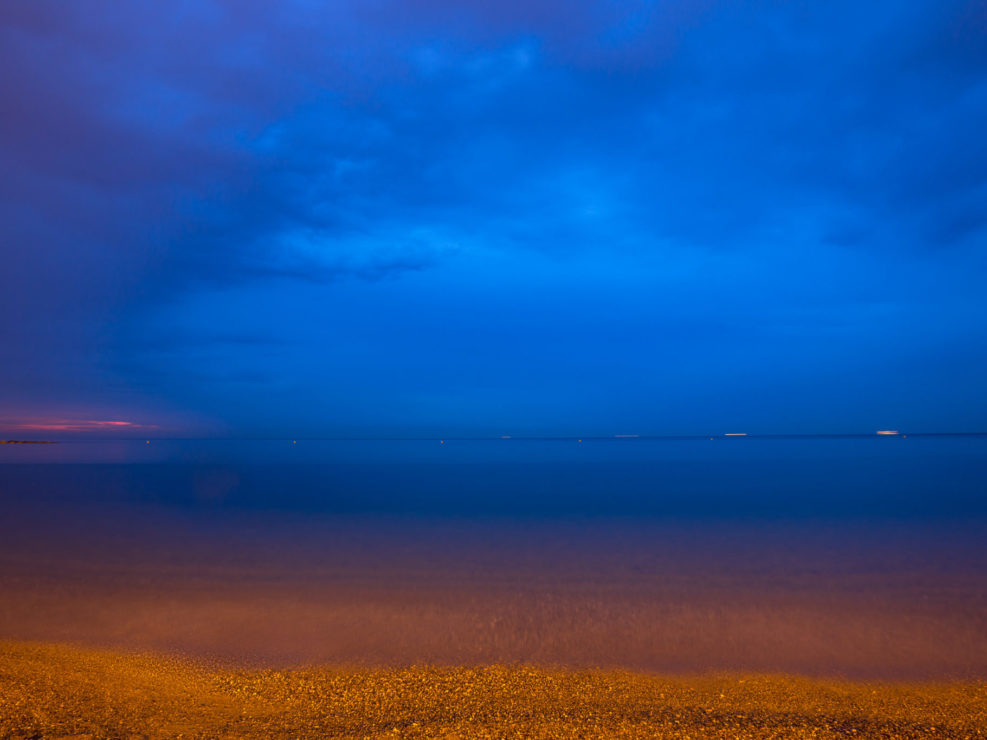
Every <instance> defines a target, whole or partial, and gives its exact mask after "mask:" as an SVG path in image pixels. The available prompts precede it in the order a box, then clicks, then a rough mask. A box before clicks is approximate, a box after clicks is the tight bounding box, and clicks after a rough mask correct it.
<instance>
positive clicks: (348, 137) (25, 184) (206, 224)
mask: <svg viewBox="0 0 987 740" xmlns="http://www.w3.org/2000/svg"><path fill="white" fill-rule="evenodd" d="M0 69H2V72H0V106H2V109H0V209H2V211H0V434H8V435H9V434H17V433H20V434H22V435H24V436H27V435H32V436H38V435H41V436H45V435H49V436H50V435H53V434H59V433H79V432H81V433H99V434H107V435H109V434H118V433H119V434H139V435H141V436H144V435H147V436H151V435H152V434H153V435H159V436H166V435H172V436H174V435H177V436H182V435H187V436H200V435H201V436H275V437H276V436H288V437H296V436H297V437H306V436H350V435H353V436H391V435H401V436H405V435H407V436H430V435H447V436H457V435H506V434H510V435H516V436H520V435H555V434H584V435H591V434H592V435H596V434H599V435H610V434H633V433H637V434H703V433H719V432H733V431H747V432H776V433H785V432H856V431H864V432H869V431H873V430H875V429H881V428H892V429H904V430H914V431H916V432H918V431H928V432H936V431H960V432H962V431H967V432H969V431H984V430H985V428H987V382H985V379H987V133H985V132H987V4H985V3H984V2H982V1H971V2H948V1H943V0H929V1H928V2H902V1H901V0H896V1H895V2H873V3H860V2H853V3H850V2H841V1H836V2H818V3H797V2H774V3H772V2H764V3H736V2H714V1H712V0H710V1H706V0H688V1H681V0H673V1H672V2H661V3H646V2H633V1H631V2H619V3H618V2H606V3H602V2H600V3H597V2H571V0H570V1H567V2H561V1H555V0H525V1H524V2H512V1H510V0H506V1H505V0H498V1H496V2H494V1H493V0H456V1H455V2H452V1H450V2H446V1H445V0H426V1H425V2H416V3H409V2H387V1H386V0H373V1H370V2H367V1H363V2H352V3H350V2H334V3H326V4H322V3H316V2H311V1H310V0H297V1H296V2H289V1H287V0H284V1H282V2H248V1H246V0H229V1H226V2H205V1H203V0H195V1H193V2H167V3H152V2H126V3H120V2H116V1H114V0H86V2H82V1H81V0H80V1H77V2H56V1H54V0H52V1H51V2H48V1H45V0H11V1H9V2H4V3H3V5H2V7H0ZM107 422H117V423H116V424H108V423H107Z"/></svg>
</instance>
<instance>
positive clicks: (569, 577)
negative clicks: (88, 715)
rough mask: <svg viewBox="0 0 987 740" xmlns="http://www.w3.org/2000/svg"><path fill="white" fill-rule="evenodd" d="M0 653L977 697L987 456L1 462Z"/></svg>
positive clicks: (940, 441) (695, 442)
mask: <svg viewBox="0 0 987 740" xmlns="http://www.w3.org/2000/svg"><path fill="white" fill-rule="evenodd" d="M0 639H18V640H41V641H57V642H68V643H75V644H82V645H93V646H102V647H110V648H122V649H126V650H151V651H156V652H163V653H180V654H185V655H191V656H193V657H197V658H200V659H204V660H210V661H217V662H220V663H224V664H226V663H228V664H248V665H272V666H290V665H302V664H316V663H318V664H324V663H336V664H364V665H378V664H383V665H409V664H421V663H441V664H476V663H534V664H539V665H567V666H581V667H582V666H600V667H614V666H617V667H625V668H630V669H634V670H644V671H655V672H663V673H697V672H708V671H724V670H731V671H733V670H740V671H755V672H786V673H801V674H809V675H826V676H846V677H852V678H881V679H883V678H948V677H956V678H970V677H979V678H987V437H984V436H979V437H978V436H921V435H918V436H917V435H908V436H907V438H906V437H904V436H903V435H898V436H888V437H878V436H876V435H875V436H861V437H850V438H754V437H730V438H725V437H716V438H714V439H705V438H704V439H657V440H650V439H595V440H590V439H586V440H583V441H582V442H578V441H576V440H517V439H502V440H453V439H449V440H444V441H443V442H441V443H440V442H439V441H438V440H414V441H413V440H405V441H380V440H377V441H371V440H349V441H315V440H296V441H293V440H254V441H243V440H239V441H229V440H226V441H220V440H150V441H145V440H131V441H98V442H97V441H92V442H80V441H71V442H63V443H59V444H54V445H23V446H22V445H0Z"/></svg>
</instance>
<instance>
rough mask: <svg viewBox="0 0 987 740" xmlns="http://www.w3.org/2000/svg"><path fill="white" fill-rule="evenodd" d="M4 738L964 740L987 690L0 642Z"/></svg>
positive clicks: (975, 727)
mask: <svg viewBox="0 0 987 740" xmlns="http://www.w3.org/2000/svg"><path fill="white" fill-rule="evenodd" d="M0 679H2V680H0V735H2V736H3V737H9V738H36V737H63V738H68V737H73V738H76V739H77V740H81V739H82V738H96V737H142V738H171V737H189V738H193V737H201V738H206V737H209V738H234V737H235V738H253V737H257V738H261V737H263V738H279V737H283V738H289V737H292V738H306V737H312V738H317V737H339V738H365V737H375V738H377V737H419V738H434V737H441V738H503V737H530V738H567V737H588V738H615V737H625V738H654V737H671V738H686V737H696V736H700V737H712V738H768V737H813V738H846V737H881V738H972V737H979V736H982V734H983V732H984V729H985V727H987V684H985V683H983V682H979V683H978V682H972V683H938V684H907V683H853V682H847V681H820V680H809V679H804V678H793V677H785V676H778V675H751V674H736V675H730V674H720V675H710V676H696V677H688V678H683V677H678V678H667V677H659V676H654V675H646V674H641V673H631V672H626V671H615V670H612V671H564V670H557V669H555V670H553V669H548V668H537V667H532V666H526V665H512V666H502V665H493V666H482V667H458V668H448V667H447V668H435V667H431V668H429V667H409V668H403V669H366V668H313V669H307V670H294V671H273V670H261V671H243V670H239V671H238V670H222V669H216V668H211V667H208V666H205V665H202V664H198V663H195V662H190V661H182V660H175V659H167V658H161V657H153V656H147V655H123V654H119V653H109V652H99V651H93V650H80V649H76V648H70V647H63V646H53V645H42V644H31V643H11V642H5V643H0Z"/></svg>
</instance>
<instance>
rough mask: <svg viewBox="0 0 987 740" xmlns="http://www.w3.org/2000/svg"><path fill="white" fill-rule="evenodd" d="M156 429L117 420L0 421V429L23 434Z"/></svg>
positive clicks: (149, 425) (152, 425)
mask: <svg viewBox="0 0 987 740" xmlns="http://www.w3.org/2000/svg"><path fill="white" fill-rule="evenodd" d="M157 428H158V425H157V424H139V423H137V422H133V421H121V420H118V419H32V420H22V419H18V420H3V421H0V429H8V430H10V431H24V432H99V431H110V430H112V431H124V430H133V431H137V430H141V429H157Z"/></svg>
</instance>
